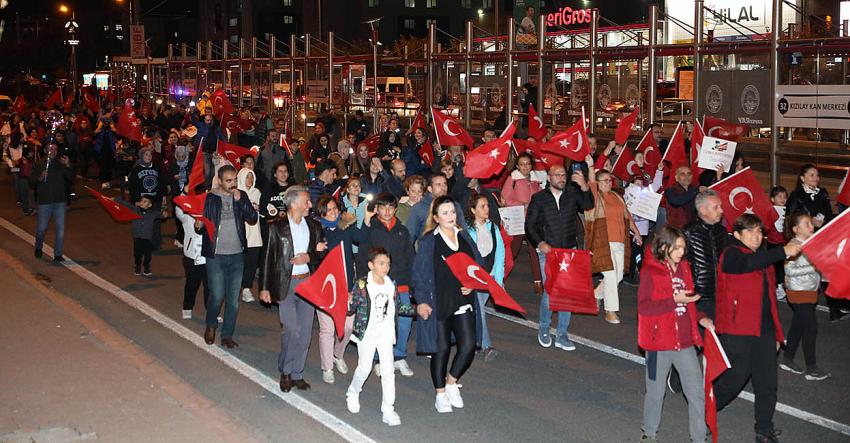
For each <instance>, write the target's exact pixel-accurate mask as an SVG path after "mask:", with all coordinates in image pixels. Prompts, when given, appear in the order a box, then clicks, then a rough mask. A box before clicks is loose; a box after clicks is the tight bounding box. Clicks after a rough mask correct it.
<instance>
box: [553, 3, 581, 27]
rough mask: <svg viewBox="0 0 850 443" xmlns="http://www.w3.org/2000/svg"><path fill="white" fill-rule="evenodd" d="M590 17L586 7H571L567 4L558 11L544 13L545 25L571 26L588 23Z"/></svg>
mask: <svg viewBox="0 0 850 443" xmlns="http://www.w3.org/2000/svg"><path fill="white" fill-rule="evenodd" d="M591 17H592V12H591V10H590V9H589V8H588V9H573V8H570V7H569V6H564V7H563V8H561V10H560V11H556V12H553V13H550V14H546V26H572V25H582V24H584V25H588V26H589V25H590V21H591Z"/></svg>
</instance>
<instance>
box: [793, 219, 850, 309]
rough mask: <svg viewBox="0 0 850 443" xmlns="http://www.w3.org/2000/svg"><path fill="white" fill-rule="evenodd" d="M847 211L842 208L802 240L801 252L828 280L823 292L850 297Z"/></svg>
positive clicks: (849, 235)
mask: <svg viewBox="0 0 850 443" xmlns="http://www.w3.org/2000/svg"><path fill="white" fill-rule="evenodd" d="M848 250H850V211H843V212H842V213H841V214H839V215H838V216H837V217H835V218H834V219H832V221H830V222H829V223H827V224H826V225H825V226H824V227H822V228H820V230H818V232H816V233H815V235H813V236H811V237H809V239H808V240H806V241H805V242H804V243H803V253H804V254H806V258H808V259H809V261H810V262H812V264H813V265H815V267H816V268H817V269H818V271H820V272H821V274H823V276H824V278H825V279H826V280H829V286H828V287H827V293H828V294H829V295H830V296H832V297H839V298H848V299H850V290H848V289H850V272H847V270H848V269H850V268H848V265H847V263H848V261H850V258H848V257H850V252H848Z"/></svg>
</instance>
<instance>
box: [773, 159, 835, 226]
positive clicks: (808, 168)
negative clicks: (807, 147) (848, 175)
mask: <svg viewBox="0 0 850 443" xmlns="http://www.w3.org/2000/svg"><path fill="white" fill-rule="evenodd" d="M798 178H799V181H798V182H797V189H795V190H794V192H792V193H791V195H789V196H788V202H787V203H786V204H785V213H786V214H793V213H795V212H803V213H806V214H809V215H810V216H811V217H812V224H814V225H815V229H820V227H822V226H823V225H825V224H826V223H828V222H829V221H830V220H832V218H833V217H835V213H834V212H833V211H832V203H831V202H830V201H829V193H828V192H827V191H826V189H824V188H820V187H818V184H820V175H819V174H818V169H817V168H816V167H815V165H813V164H811V163H807V164H805V165H803V167H802V168H800V174H799V177H798Z"/></svg>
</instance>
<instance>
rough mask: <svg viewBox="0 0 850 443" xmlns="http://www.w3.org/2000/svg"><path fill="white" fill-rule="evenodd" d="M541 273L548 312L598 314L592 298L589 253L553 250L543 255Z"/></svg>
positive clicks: (573, 250) (597, 308)
mask: <svg viewBox="0 0 850 443" xmlns="http://www.w3.org/2000/svg"><path fill="white" fill-rule="evenodd" d="M544 271H545V272H546V293H547V294H549V309H550V310H552V311H559V312H574V313H579V314H594V315H595V314H597V313H598V312H599V307H598V306H597V304H596V297H595V296H594V295H593V277H592V275H591V274H592V273H591V272H590V251H583V250H578V249H559V248H552V249H551V250H549V252H547V253H546V266H545V269H544Z"/></svg>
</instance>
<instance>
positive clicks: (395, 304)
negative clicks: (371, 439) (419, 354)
mask: <svg viewBox="0 0 850 443" xmlns="http://www.w3.org/2000/svg"><path fill="white" fill-rule="evenodd" d="M389 272H390V256H389V253H388V252H387V251H386V250H385V249H384V248H380V247H379V248H373V249H372V250H370V251H369V274H368V275H367V276H366V277H365V278H361V279H358V280H357V281H356V282H354V288H353V289H352V291H351V299H350V301H349V306H348V313H349V315H351V314H354V331H353V332H352V335H351V340H352V341H353V342H355V343H357V359H358V362H357V369H356V370H355V371H354V376H353V377H352V378H351V385H350V386H349V387H348V392H347V393H346V402H347V404H348V410H349V411H351V413H353V414H356V413H358V412H360V391H361V390H362V389H363V383H365V382H366V379H367V378H368V377H369V373H370V372H371V369H372V359H373V358H374V355H375V351H376V350H377V352H378V361H379V362H380V365H381V366H380V367H381V390H382V402H381V412H382V414H383V417H382V420H383V422H384V423H386V424H388V425H390V426H398V425H400V424H401V418H400V417H399V416H398V414H397V413H396V412H395V407H394V404H395V370H394V368H393V365H392V361H393V346H394V345H395V339H396V328H395V317H396V314H399V315H407V316H412V315H413V306H412V305H411V304H409V303H402V301H401V298H400V297H399V295H398V290H397V289H396V286H395V283H393V281H392V280H391V279H390V278H389V276H388V275H387V274H389Z"/></svg>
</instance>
